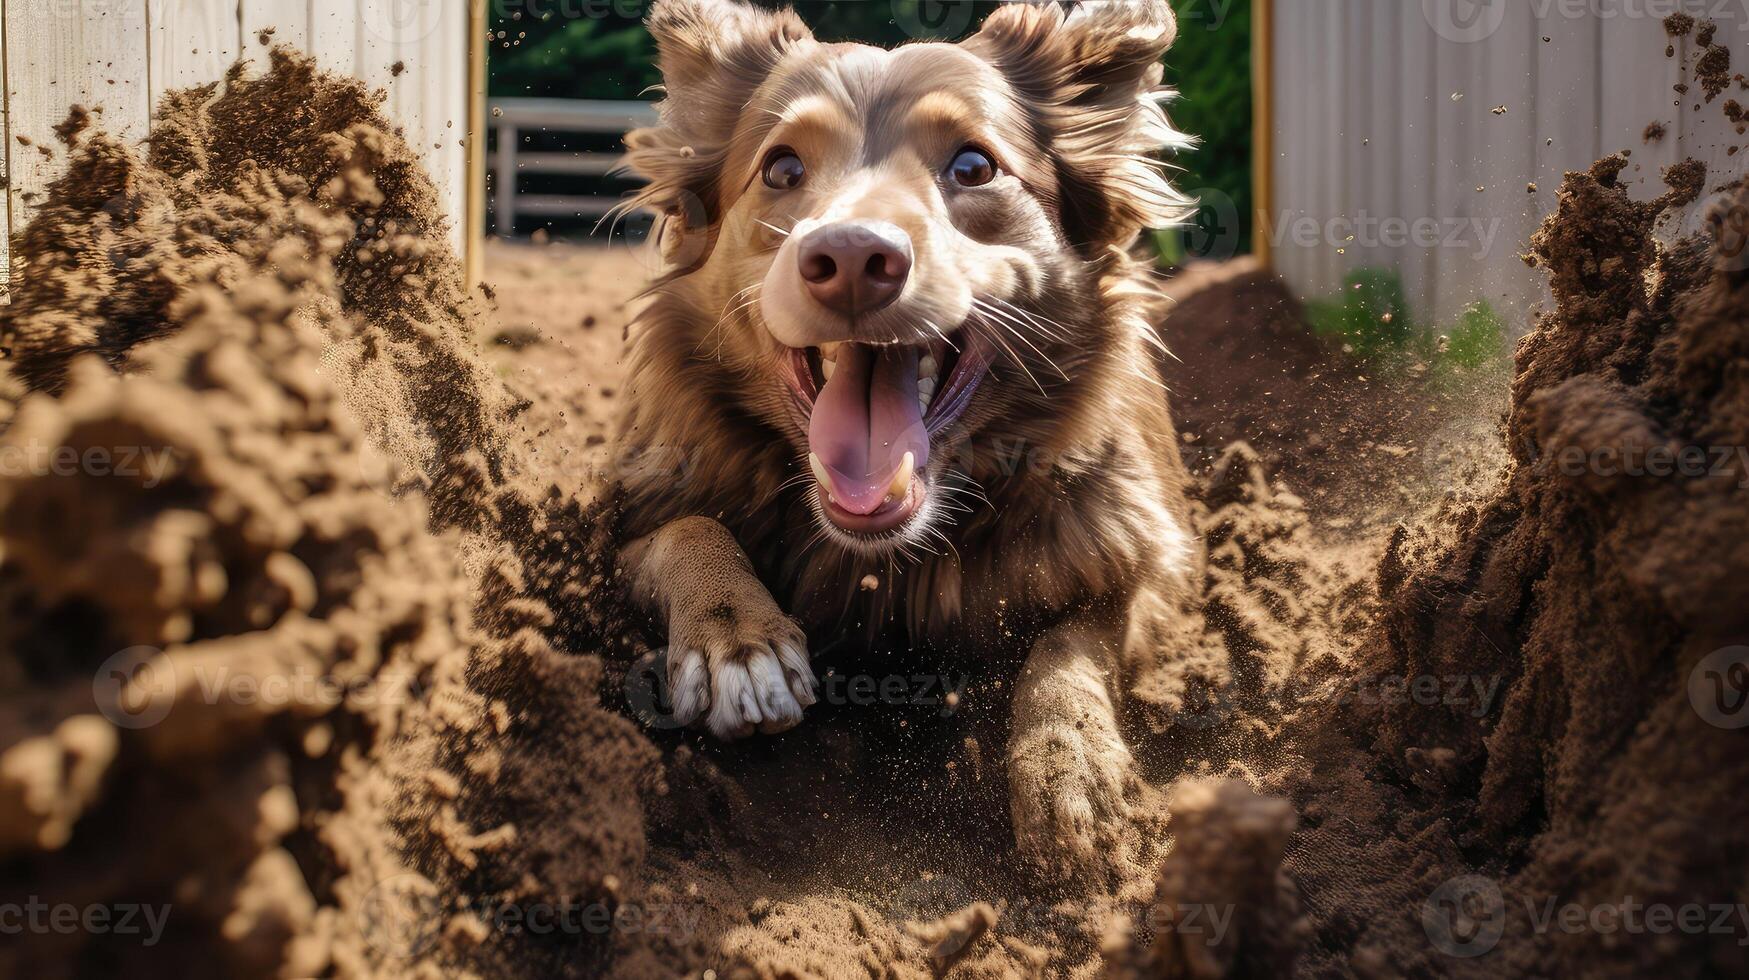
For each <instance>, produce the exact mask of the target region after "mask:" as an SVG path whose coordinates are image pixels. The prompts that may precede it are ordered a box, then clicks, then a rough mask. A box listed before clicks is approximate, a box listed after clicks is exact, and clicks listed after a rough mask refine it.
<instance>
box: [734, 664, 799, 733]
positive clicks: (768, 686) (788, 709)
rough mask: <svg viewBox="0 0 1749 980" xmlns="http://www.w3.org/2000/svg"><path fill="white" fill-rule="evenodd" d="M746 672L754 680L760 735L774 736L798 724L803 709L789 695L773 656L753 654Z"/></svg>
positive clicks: (787, 687)
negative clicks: (761, 719) (759, 717)
mask: <svg viewBox="0 0 1749 980" xmlns="http://www.w3.org/2000/svg"><path fill="white" fill-rule="evenodd" d="M747 673H748V674H749V676H751V677H752V678H753V689H754V691H755V692H756V693H757V694H758V696H759V714H760V716H761V718H763V721H761V722H760V724H759V730H760V731H761V732H764V733H765V734H767V735H775V734H777V733H778V732H784V731H788V730H790V729H791V728H794V727H796V725H798V724H800V723H801V720H802V706H801V705H799V704H797V703H796V699H795V695H793V694H791V693H790V690H789V686H788V684H787V683H786V682H785V681H784V676H783V668H782V667H781V666H779V665H778V660H777V656H776V655H775V654H772V653H771V652H769V651H766V650H760V651H758V652H757V653H755V654H753V658H752V659H751V660H749V661H748V663H747Z"/></svg>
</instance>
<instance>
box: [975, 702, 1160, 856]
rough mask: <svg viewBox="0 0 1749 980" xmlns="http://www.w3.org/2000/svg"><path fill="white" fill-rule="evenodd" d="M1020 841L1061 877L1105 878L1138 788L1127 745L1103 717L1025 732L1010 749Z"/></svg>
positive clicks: (1027, 853)
mask: <svg viewBox="0 0 1749 980" xmlns="http://www.w3.org/2000/svg"><path fill="white" fill-rule="evenodd" d="M1008 779H1009V784H1008V785H1009V797H1010V799H1009V802H1010V807H1009V809H1010V814H1011V818H1012V819H1013V822H1014V838H1015V843H1016V844H1017V845H1018V847H1019V848H1020V852H1021V854H1022V855H1023V856H1024V857H1025V858H1027V859H1028V860H1029V861H1030V862H1031V863H1032V864H1033V865H1034V866H1036V867H1037V868H1039V869H1040V870H1042V871H1044V872H1045V873H1047V874H1048V875H1050V876H1051V877H1053V878H1056V879H1057V880H1059V881H1062V882H1075V881H1081V882H1085V883H1088V884H1093V883H1104V882H1106V881H1107V880H1108V879H1110V878H1111V877H1112V874H1113V872H1114V871H1115V870H1116V866H1117V862H1118V860H1119V859H1120V857H1119V856H1120V855H1121V854H1122V852H1123V850H1124V842H1125V840H1126V834H1125V830H1126V828H1127V827H1128V826H1129V825H1130V823H1131V822H1132V819H1133V814H1132V800H1133V799H1134V798H1135V797H1136V794H1137V792H1138V791H1139V788H1140V782H1139V780H1138V779H1137V777H1136V775H1135V772H1134V768H1133V761H1132V759H1131V756H1130V751H1129V747H1128V746H1126V745H1125V744H1124V742H1123V739H1122V738H1121V737H1120V736H1119V735H1118V734H1117V732H1116V731H1115V730H1111V729H1108V728H1106V727H1105V726H1102V725H1100V724H1098V723H1097V722H1093V721H1089V720H1083V721H1082V722H1080V723H1078V724H1077V723H1073V722H1063V723H1054V724H1050V725H1045V726H1041V727H1039V728H1036V729H1033V730H1032V731H1029V732H1025V733H1022V734H1020V735H1019V736H1018V737H1017V738H1016V739H1015V742H1014V744H1013V745H1012V746H1011V747H1010V749H1009V753H1008Z"/></svg>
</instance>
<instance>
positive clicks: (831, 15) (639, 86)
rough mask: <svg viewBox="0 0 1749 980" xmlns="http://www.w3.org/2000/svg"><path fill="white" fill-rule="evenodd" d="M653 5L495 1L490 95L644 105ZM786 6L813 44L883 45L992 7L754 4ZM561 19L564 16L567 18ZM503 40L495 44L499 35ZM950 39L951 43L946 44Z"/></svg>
mask: <svg viewBox="0 0 1749 980" xmlns="http://www.w3.org/2000/svg"><path fill="white" fill-rule="evenodd" d="M652 2H653V0H570V2H568V3H555V2H552V0H503V2H501V3H496V4H493V23H492V27H491V30H492V41H491V44H490V46H489V52H490V57H491V80H490V82H489V86H490V92H491V94H492V95H497V96H545V97H551V98H569V99H637V98H652V97H653V96H652V95H648V94H645V90H646V89H648V88H649V87H650V86H652V85H655V84H657V83H658V82H660V81H661V77H660V75H659V74H658V73H657V71H656V66H655V59H656V46H655V43H654V42H653V41H652V40H651V38H650V34H649V32H648V31H647V30H645V29H644V17H645V16H646V15H648V13H649V8H650V5H651V3H652ZM755 2H757V3H758V5H760V6H765V7H784V6H793V7H794V8H795V10H796V13H798V14H800V15H801V17H802V19H803V20H805V21H807V23H808V25H809V27H810V28H812V30H813V31H814V34H815V36H816V37H819V38H820V39H821V40H825V41H850V40H854V41H867V42H869V43H871V44H879V45H883V46H891V45H896V44H902V43H904V42H906V41H911V40H916V38H915V37H913V35H912V33H910V32H908V31H907V30H906V29H905V27H904V26H903V25H912V29H913V30H915V31H917V33H920V34H925V35H941V34H944V33H953V34H964V33H966V32H967V31H966V30H965V29H961V30H957V31H956V30H954V29H955V28H958V27H960V26H961V25H967V26H968V27H975V26H976V25H977V24H978V23H979V22H981V21H982V20H983V18H984V16H985V15H986V14H988V13H989V12H990V11H991V10H993V9H995V7H996V6H997V3H995V2H993V0H977V2H970V3H938V2H935V0H898V2H888V0H800V2H795V3H783V2H780V0H755ZM567 15H569V16H567ZM500 34H503V36H502V37H500V36H499V35H500ZM949 39H950V40H952V39H954V38H949Z"/></svg>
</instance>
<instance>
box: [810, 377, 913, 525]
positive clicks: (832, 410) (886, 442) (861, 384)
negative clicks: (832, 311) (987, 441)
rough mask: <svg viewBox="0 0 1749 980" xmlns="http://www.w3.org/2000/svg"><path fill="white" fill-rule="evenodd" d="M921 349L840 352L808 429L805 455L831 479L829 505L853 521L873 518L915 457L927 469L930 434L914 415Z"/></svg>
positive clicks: (815, 407) (815, 406)
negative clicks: (816, 460)
mask: <svg viewBox="0 0 1749 980" xmlns="http://www.w3.org/2000/svg"><path fill="white" fill-rule="evenodd" d="M919 355H920V350H919V348H916V347H893V346H888V347H870V346H868V345H866V344H845V345H843V346H842V347H839V348H838V361H837V365H836V367H835V369H834V371H833V373H832V380H830V381H828V382H826V387H825V388H824V389H823V390H821V392H820V397H819V399H818V400H817V401H816V402H815V403H814V414H813V417H812V419H810V420H809V422H808V448H809V449H811V450H812V451H813V452H814V454H815V455H816V456H819V457H820V462H822V463H824V464H826V468H827V469H828V470H830V471H831V474H832V499H833V501H834V502H836V503H837V504H838V506H840V507H842V508H844V509H845V510H847V511H849V512H851V513H852V514H872V513H874V512H875V511H876V510H879V509H880V506H881V504H882V503H883V502H884V501H885V500H886V496H887V488H888V487H889V486H890V485H891V484H892V482H893V477H894V476H895V475H896V474H897V473H898V471H899V466H900V465H901V464H902V463H903V462H904V458H905V454H906V453H911V454H913V456H914V457H915V459H914V462H915V465H916V467H917V470H918V472H921V471H922V470H923V464H925V463H927V462H928V461H929V432H928V430H927V429H925V428H924V427H923V412H922V410H921V409H919V408H918V407H917V358H918V356H919Z"/></svg>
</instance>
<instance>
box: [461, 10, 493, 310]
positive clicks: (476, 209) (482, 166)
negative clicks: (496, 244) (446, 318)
mask: <svg viewBox="0 0 1749 980" xmlns="http://www.w3.org/2000/svg"><path fill="white" fill-rule="evenodd" d="M486 79H487V75H486V0H472V2H470V3H469V4H468V135H467V150H466V153H467V173H468V177H467V188H466V190H465V191H464V192H463V194H462V201H463V205H462V206H463V207H464V208H465V209H466V213H465V214H464V215H463V216H462V230H463V241H462V247H463V249H464V250H465V251H466V255H465V257H464V261H465V262H466V267H467V276H468V279H467V281H468V286H469V288H472V287H473V285H474V284H475V283H477V282H479V281H480V280H481V279H483V278H485V274H486Z"/></svg>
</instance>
